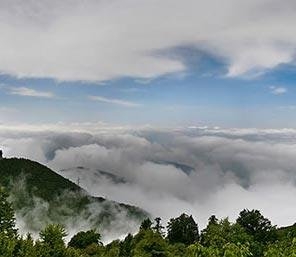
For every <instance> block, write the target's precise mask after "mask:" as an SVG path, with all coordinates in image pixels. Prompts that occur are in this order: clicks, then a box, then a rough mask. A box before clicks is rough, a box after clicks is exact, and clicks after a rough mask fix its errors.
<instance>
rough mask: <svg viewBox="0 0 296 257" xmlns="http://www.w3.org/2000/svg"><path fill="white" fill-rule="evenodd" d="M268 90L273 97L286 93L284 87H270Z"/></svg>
mask: <svg viewBox="0 0 296 257" xmlns="http://www.w3.org/2000/svg"><path fill="white" fill-rule="evenodd" d="M269 89H270V92H271V93H272V94H274V95H282V94H285V93H287V91H288V90H287V89H286V88H285V87H275V86H270V87H269Z"/></svg>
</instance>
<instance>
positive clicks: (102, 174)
mask: <svg viewBox="0 0 296 257" xmlns="http://www.w3.org/2000/svg"><path fill="white" fill-rule="evenodd" d="M59 174H60V175H62V176H63V177H65V178H67V179H69V180H71V181H72V182H73V181H79V180H80V179H84V180H86V179H87V177H88V178H91V179H92V180H96V179H97V180H101V179H107V180H110V181H112V182H113V183H115V184H121V183H126V182H127V181H126V180H125V179H124V178H123V177H120V176H118V175H116V174H113V173H111V172H108V171H103V170H99V169H90V168H86V167H82V166H78V167H73V168H68V169H62V170H60V171H59ZM94 182H95V181H94Z"/></svg>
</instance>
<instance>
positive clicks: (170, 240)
mask: <svg viewBox="0 0 296 257" xmlns="http://www.w3.org/2000/svg"><path fill="white" fill-rule="evenodd" d="M165 231H166V232H165ZM66 235H67V231H66V230H65V228H64V227H63V226H61V225H59V224H49V225H47V226H46V227H45V228H44V229H43V230H42V231H40V233H39V239H37V240H34V239H33V238H32V236H31V235H30V234H28V235H26V236H21V235H19V233H18V230H17V229H16V225H15V215H14V211H13V207H12V204H11V203H10V202H9V201H8V193H7V192H6V191H5V189H4V188H1V189H0V256H1V257H72V256H73V257H88V256H94V257H96V256H97V257H173V256H174V257H178V256H180V257H247V256H255V257H260V256H268V257H281V256H282V257H295V256H296V224H295V225H293V226H290V227H286V228H281V229H277V228H276V226H273V225H272V224H271V222H270V221H269V220H268V219H267V218H266V217H264V216H263V215H262V214H261V213H260V211H258V210H243V211H241V212H240V214H239V216H238V218H237V220H236V222H235V223H231V222H230V221H229V220H228V219H227V218H225V219H222V220H218V219H217V218H216V217H215V216H214V215H213V216H211V217H210V218H209V221H208V225H207V227H206V228H205V229H204V230H202V231H199V229H198V224H197V223H196V222H195V221H194V219H193V217H192V216H189V215H187V214H182V215H180V216H179V217H177V218H172V219H171V220H170V221H169V222H168V224H167V227H166V229H165V227H164V226H163V225H162V222H161V218H156V219H155V220H154V222H152V221H151V220H150V219H149V218H147V219H144V220H143V222H142V224H141V226H140V228H139V231H138V233H137V234H135V235H131V234H129V235H127V236H126V237H125V238H124V239H123V240H115V241H113V242H111V243H109V244H107V245H103V243H102V242H101V241H100V239H101V236H100V233H99V231H95V230H89V231H81V232H79V233H77V234H76V235H74V236H73V237H72V238H71V240H70V241H69V242H68V244H66V242H65V237H66Z"/></svg>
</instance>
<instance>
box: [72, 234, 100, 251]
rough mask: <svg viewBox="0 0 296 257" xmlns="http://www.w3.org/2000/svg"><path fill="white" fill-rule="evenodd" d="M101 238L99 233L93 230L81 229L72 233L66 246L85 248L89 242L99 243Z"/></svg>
mask: <svg viewBox="0 0 296 257" xmlns="http://www.w3.org/2000/svg"><path fill="white" fill-rule="evenodd" d="M100 239H101V235H100V234H99V233H96V232H95V231H94V230H88V231H85V232H84V231H81V232H79V233H77V234H76V235H74V236H73V237H72V238H71V240H70V242H69V244H68V246H70V247H73V248H78V249H85V248H86V247H87V246H89V245H91V244H99V243H101V242H100Z"/></svg>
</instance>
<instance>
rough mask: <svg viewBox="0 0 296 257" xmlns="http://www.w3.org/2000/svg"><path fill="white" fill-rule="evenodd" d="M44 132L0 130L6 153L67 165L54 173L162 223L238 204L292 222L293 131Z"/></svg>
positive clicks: (224, 212) (225, 211) (201, 217)
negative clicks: (78, 182) (159, 217)
mask: <svg viewBox="0 0 296 257" xmlns="http://www.w3.org/2000/svg"><path fill="white" fill-rule="evenodd" d="M44 130H45V131H43V132H42V131H41V130H40V129H39V131H33V130H30V131H28V130H24V129H23V131H22V132H20V131H16V132H13V131H12V130H10V131H7V130H6V129H5V127H4V128H0V142H1V148H2V149H4V154H5V156H15V155H16V156H23V157H27V158H31V159H34V160H38V161H41V162H42V163H44V164H46V165H47V166H49V167H51V168H53V169H54V170H56V171H58V170H62V169H67V170H66V171H64V172H63V171H60V173H61V174H63V175H64V176H66V177H68V178H69V179H71V180H73V181H75V182H76V181H77V178H78V177H79V178H80V185H81V186H82V187H84V188H85V189H86V190H87V191H88V192H90V193H91V194H93V195H98V196H105V197H107V198H109V199H112V200H116V201H120V202H125V203H130V204H134V205H137V206H140V207H142V208H144V209H146V210H147V211H149V212H150V213H152V214H153V215H155V216H161V217H162V218H164V220H167V219H169V218H171V217H173V216H177V215H179V214H180V213H181V212H187V213H191V214H193V215H194V217H195V219H196V220H197V221H198V223H199V224H200V227H201V228H202V227H203V226H204V225H205V224H206V222H207V218H208V217H209V216H210V215H212V214H216V215H217V216H218V217H225V216H229V217H230V218H231V219H234V218H235V217H236V216H237V215H238V213H239V211H240V210H241V209H243V208H249V209H252V208H257V209H260V210H262V212H263V214H264V215H266V216H267V217H269V218H270V219H271V220H272V221H273V222H274V223H275V224H278V225H291V224H293V223H294V222H295V215H296V208H295V204H294V202H295V199H294V198H295V197H293V196H294V195H295V194H296V186H295V181H296V173H295V166H296V161H295V153H296V147H295V138H296V130H294V129H278V130H275V129H264V130H258V129H222V128H206V127H205V128H197V127H191V128H190V129H178V130H174V131H173V130H164V129H163V130H159V129H151V128H150V129H141V130H136V129H130V130H129V129H125V130H123V129H121V128H114V129H111V128H107V127H102V128H101V130H99V129H98V130H97V131H95V132H94V131H93V132H91V131H90V132H89V133H86V131H84V133H73V132H71V133H67V132H65V131H64V132H60V131H59V129H58V128H56V129H55V130H54V131H53V132H48V131H47V130H46V129H45V128H44ZM174 163H175V164H174ZM176 164H177V165H176ZM178 164H179V166H178ZM182 165H187V166H190V167H191V168H192V170H191V172H189V173H188V172H187V173H186V172H185V171H184V170H182V167H184V166H182ZM78 166H80V167H81V166H83V167H85V169H75V167H78ZM98 171H104V172H108V173H111V174H113V177H114V176H115V177H116V178H117V182H116V181H114V180H113V179H112V176H107V175H106V174H102V173H100V172H98ZM122 179H123V181H124V182H122V181H121V180H122ZM118 181H119V182H118ZM120 181H121V182H120ZM275 206H276V207H277V208H275ZM282 210H285V211H284V212H283V211H282Z"/></svg>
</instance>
